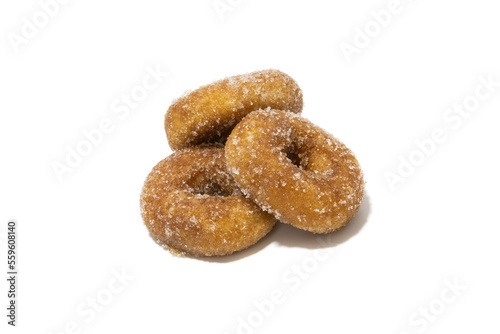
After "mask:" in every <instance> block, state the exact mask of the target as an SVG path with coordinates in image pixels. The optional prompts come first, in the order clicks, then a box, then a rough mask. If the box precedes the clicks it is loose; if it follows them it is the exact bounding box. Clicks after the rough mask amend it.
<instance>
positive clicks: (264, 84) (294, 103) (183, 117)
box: [165, 70, 303, 150]
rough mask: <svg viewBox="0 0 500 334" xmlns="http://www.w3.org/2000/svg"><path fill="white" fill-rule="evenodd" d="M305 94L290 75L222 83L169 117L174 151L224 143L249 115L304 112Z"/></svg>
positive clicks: (262, 74)
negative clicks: (260, 111)
mask: <svg viewBox="0 0 500 334" xmlns="http://www.w3.org/2000/svg"><path fill="white" fill-rule="evenodd" d="M302 106H303V101H302V91H301V90H300V88H299V86H298V85H297V83H296V82H295V81H294V80H293V79H292V78H291V77H290V76H288V75H287V74H285V73H283V72H280V71H278V70H265V71H258V72H252V73H248V74H243V75H237V76H233V77H229V78H226V79H223V80H219V81H217V82H214V83H212V84H210V85H207V86H203V87H201V88H199V89H197V90H195V91H193V92H191V93H189V94H188V95H185V96H183V97H181V98H180V99H178V100H176V101H174V102H173V103H172V105H171V106H170V108H169V109H168V111H167V113H166V115H165V131H166V133H167V139H168V143H169V145H170V147H171V148H172V150H179V149H182V148H185V147H190V146H195V145H199V144H202V143H222V144H223V143H224V142H225V141H226V139H227V137H228V136H229V134H230V133H231V130H232V129H233V128H234V126H235V125H236V124H237V123H238V122H239V121H240V120H242V119H243V118H244V117H245V116H246V115H247V114H248V113H250V112H251V111H254V110H258V109H264V108H267V107H271V108H273V109H279V110H288V111H291V112H294V113H300V112H301V111H302Z"/></svg>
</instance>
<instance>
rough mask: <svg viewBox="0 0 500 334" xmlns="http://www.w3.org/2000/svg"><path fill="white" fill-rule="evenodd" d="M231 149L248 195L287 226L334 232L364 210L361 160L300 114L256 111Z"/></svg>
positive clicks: (229, 157)
mask: <svg viewBox="0 0 500 334" xmlns="http://www.w3.org/2000/svg"><path fill="white" fill-rule="evenodd" d="M225 150H226V161H227V165H228V167H229V171H230V172H231V174H232V175H233V177H234V179H235V180H236V183H238V185H239V186H240V188H241V190H242V191H243V193H245V194H246V195H247V196H248V197H249V198H250V199H252V200H253V201H255V202H256V203H257V204H258V205H259V206H260V207H261V208H263V209H264V210H266V211H268V212H270V213H272V214H274V216H275V217H276V218H277V219H278V220H280V221H281V222H284V223H288V224H291V225H293V226H295V227H298V228H300V229H304V230H307V231H311V232H315V233H328V232H332V231H334V230H336V229H339V228H341V227H343V226H344V225H346V224H347V223H348V222H349V220H350V219H351V218H352V217H353V216H354V214H355V213H356V212H357V211H358V209H359V207H360V204H361V201H362V198H363V191H364V181H363V173H362V171H361V169H360V166H359V163H358V161H357V159H356V158H355V156H354V155H353V153H352V152H351V151H350V150H349V149H348V148H347V147H346V146H345V145H344V144H343V143H341V142H340V141H339V140H337V139H336V138H335V137H333V136H332V135H331V134H329V133H327V132H326V131H324V130H323V129H321V128H319V127H318V126H316V125H314V124H312V123H311V122H310V121H308V120H306V119H305V118H303V117H301V116H299V115H296V114H292V113H287V112H283V111H278V110H266V111H265V110H259V111H254V112H252V113H251V114H249V115H248V116H247V117H246V118H245V119H244V120H243V121H241V122H240V123H239V124H238V125H237V126H236V127H235V128H234V130H233V131H232V133H231V135H230V136H229V138H228V140H227V143H226V148H225Z"/></svg>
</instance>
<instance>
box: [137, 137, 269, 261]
mask: <svg viewBox="0 0 500 334" xmlns="http://www.w3.org/2000/svg"><path fill="white" fill-rule="evenodd" d="M141 215H142V218H143V220H144V223H145V225H146V226H147V228H148V229H149V231H150V233H151V234H152V236H154V237H155V238H156V239H157V240H158V241H160V242H161V243H163V244H165V245H166V246H167V247H169V248H170V249H171V250H172V251H173V252H176V253H179V252H180V253H188V254H191V255H195V256H218V255H227V254H231V253H233V252H236V251H239V250H242V249H245V248H247V247H249V246H251V245H253V244H254V243H256V242H257V241H258V240H259V239H261V238H262V237H264V236H265V235H266V234H267V233H268V232H269V231H270V230H271V229H272V227H273V226H274V223H275V221H276V220H275V218H274V217H273V216H272V215H270V214H268V213H266V212H264V211H262V210H261V209H260V208H259V207H258V206H257V205H255V204H254V203H253V202H251V201H250V200H248V199H247V198H246V197H245V196H244V195H243V194H242V193H241V192H240V190H239V189H238V187H237V185H236V183H235V182H234V180H233V178H232V176H231V175H230V174H229V173H228V172H227V169H226V163H225V158H224V148H223V147H222V146H198V147H193V148H188V149H185V150H181V151H177V152H175V153H174V154H172V155H171V156H169V157H167V158H166V159H164V160H162V161H160V162H159V163H158V164H157V165H156V166H155V167H154V168H153V170H152V171H151V173H150V174H149V175H148V177H147V178H146V181H145V183H144V187H143V189H142V193H141Z"/></svg>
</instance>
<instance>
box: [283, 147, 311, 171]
mask: <svg viewBox="0 0 500 334" xmlns="http://www.w3.org/2000/svg"><path fill="white" fill-rule="evenodd" d="M282 153H283V154H284V155H285V157H286V158H287V159H288V160H289V161H290V162H291V163H292V164H293V165H294V166H296V167H298V168H300V169H303V170H306V169H307V165H308V162H309V154H308V151H307V149H306V148H305V146H304V145H301V144H300V143H298V142H296V141H292V142H290V143H289V144H288V145H286V146H285V147H284V149H283V151H282Z"/></svg>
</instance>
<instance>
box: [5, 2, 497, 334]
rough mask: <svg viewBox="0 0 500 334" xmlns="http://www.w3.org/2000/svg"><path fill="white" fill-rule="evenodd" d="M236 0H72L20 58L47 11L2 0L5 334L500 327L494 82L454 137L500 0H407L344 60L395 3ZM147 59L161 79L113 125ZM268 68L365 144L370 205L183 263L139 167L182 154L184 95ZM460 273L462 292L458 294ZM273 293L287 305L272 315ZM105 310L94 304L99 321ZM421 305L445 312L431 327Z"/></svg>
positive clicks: (327, 122) (315, 117) (492, 50)
mask: <svg viewBox="0 0 500 334" xmlns="http://www.w3.org/2000/svg"><path fill="white" fill-rule="evenodd" d="M223 3H227V2H226V1H223ZM229 3H232V4H233V5H231V6H232V7H231V10H230V11H227V12H225V13H223V14H222V16H220V15H218V13H217V11H216V10H215V8H214V7H213V2H212V0H203V1H202V0H197V1H153V0H141V1H118V0H114V1H96V0H90V1H89V0H87V1H77V0H74V1H69V2H68V3H67V4H64V5H60V6H59V10H58V12H57V13H55V15H54V16H53V17H51V18H50V19H49V21H48V23H47V24H46V26H44V27H41V28H39V31H38V33H36V34H35V35H34V36H30V38H27V39H26V40H25V43H24V44H21V45H19V46H18V48H17V49H18V50H17V51H18V52H16V48H15V47H13V44H12V43H11V41H10V39H12V36H13V34H17V35H21V34H22V29H23V25H25V24H26V23H25V21H23V17H25V18H27V19H28V20H29V21H31V22H33V15H35V16H36V15H37V13H39V12H40V11H41V7H40V5H39V3H38V2H37V1H34V0H23V1H9V2H7V1H3V2H2V4H1V5H0V22H1V23H0V29H1V35H2V42H1V43H0V57H1V61H0V92H1V93H0V94H1V98H0V112H1V116H0V117H1V118H0V145H1V164H0V171H1V172H0V189H1V190H0V221H1V222H2V225H1V226H2V227H1V228H2V230H1V233H2V234H0V239H1V242H2V255H1V257H0V259H1V262H2V265H1V267H2V268H5V262H6V255H5V232H6V231H5V227H6V223H7V221H8V219H16V220H17V221H18V229H19V236H18V237H19V245H18V246H19V254H18V257H19V262H20V263H19V273H20V277H19V286H18V289H19V297H18V305H19V309H18V327H16V328H10V326H7V325H6V320H7V318H6V317H5V313H6V311H5V307H6V305H7V304H6V303H7V298H6V293H7V286H6V282H5V279H3V278H2V280H1V282H2V283H1V284H0V288H1V291H0V296H2V297H1V299H0V303H1V309H2V310H4V311H2V312H1V313H2V314H1V317H0V318H1V319H2V321H1V322H2V323H1V325H0V326H1V328H2V330H1V331H2V333H4V332H6V331H5V328H7V329H8V333H44V334H48V333H129V332H130V333H226V332H227V333H231V334H232V333H252V332H253V333H306V332H307V333H394V334H399V333H411V334H413V333H421V332H426V333H476V332H479V333H498V331H499V330H500V323H499V322H498V314H499V312H500V303H499V299H500V287H499V283H498V282H500V273H499V271H498V263H499V261H498V254H500V243H499V242H498V236H499V232H500V224H499V223H500V221H499V218H498V211H497V208H498V200H499V196H498V187H499V185H500V180H499V176H498V170H499V167H500V163H499V162H498V159H497V156H498V144H499V139H500V135H499V134H498V124H499V121H500V116H499V110H500V87H496V88H495V91H494V92H493V93H492V94H491V96H489V97H488V98H487V99H485V100H484V101H480V104H479V106H478V107H477V108H476V109H475V110H474V111H473V112H471V113H470V115H469V117H468V118H466V119H463V121H461V123H460V124H458V122H459V121H458V120H456V121H455V122H457V123H454V122H451V121H448V122H447V121H446V120H444V118H443V117H444V115H446V113H447V109H449V108H452V107H453V106H454V104H460V103H462V102H463V101H464V99H466V98H468V97H471V96H473V95H474V93H475V90H476V87H478V86H480V80H479V77H481V76H482V77H484V78H488V76H491V77H492V79H493V80H496V81H497V82H498V81H500V68H499V67H500V65H499V64H500V63H499V61H500V43H499V42H500V40H499V37H498V32H499V31H500V20H499V17H498V13H499V9H500V8H499V7H498V4H497V3H496V2H495V1H491V0H474V1H451V0H447V1H444V0H441V1H429V0H419V1H415V0H414V1H409V0H401V2H400V12H399V13H397V14H394V15H392V19H391V21H390V23H389V24H388V25H387V26H386V27H383V28H381V31H380V32H378V34H377V35H376V36H375V33H373V35H374V36H373V37H371V38H370V43H369V45H367V46H366V47H361V48H358V53H357V54H354V55H353V56H352V57H351V59H350V60H351V62H348V60H347V58H346V57H345V56H344V54H343V53H342V51H341V45H342V44H341V43H342V42H345V43H349V44H352V45H354V44H353V43H354V39H355V38H356V34H357V32H356V31H357V30H356V27H358V28H359V29H364V28H365V25H367V24H368V26H370V24H372V23H370V22H371V21H373V20H374V18H373V17H372V16H371V14H370V12H371V11H373V10H375V11H377V12H378V11H380V10H383V9H386V8H387V7H388V4H389V1H383V0H380V1H308V2H306V1H291V0H286V1H285V0H281V1H265V0H243V1H236V0H233V1H231V2H229ZM42 19H43V17H42ZM42 23H43V22H42ZM371 27H372V28H373V29H376V26H373V25H372V26H371ZM374 31H375V30H374ZM9 36H10V37H9ZM358 37H359V36H358ZM358 42H359V41H358ZM358 44H359V43H358ZM147 67H150V68H156V67H159V68H160V69H161V70H162V71H168V72H169V76H168V77H167V78H165V79H164V80H163V82H162V83H161V85H159V86H158V87H157V88H156V89H154V90H152V91H151V92H149V93H148V95H147V97H146V98H145V99H144V101H142V102H140V103H139V105H138V106H137V107H136V108H135V109H132V110H131V111H130V113H129V114H128V115H127V116H126V117H123V114H117V113H114V112H113V108H112V105H113V103H116V102H115V101H116V100H117V99H120V96H121V95H122V94H129V93H130V92H131V90H132V89H134V87H137V85H140V84H141V83H142V80H143V78H144V77H145V76H146V75H147V71H146V68H147ZM267 68H277V69H280V70H282V71H284V72H286V73H288V74H289V75H291V76H292V77H293V78H294V79H296V81H297V82H298V83H299V85H300V86H301V88H302V89H303V91H304V101H305V108H304V112H303V115H304V116H305V117H307V118H309V119H310V120H312V121H313V122H315V123H316V124H319V125H320V126H322V127H323V128H325V129H326V130H328V131H329V132H331V133H333V134H334V135H335V136H336V137H338V138H339V139H341V140H342V141H343V142H344V143H346V144H347V145H348V146H349V147H350V148H351V149H352V150H353V151H354V152H355V154H356V155H357V157H358V159H359V161H360V163H361V165H362V167H363V170H364V172H365V176H366V181H367V185H366V199H365V202H364V204H363V207H362V209H361V211H360V213H359V214H358V215H357V216H356V218H355V219H354V220H353V221H352V222H351V224H350V225H349V226H348V227H346V228H345V229H344V230H342V231H339V232H337V233H334V234H332V235H330V236H322V237H320V236H318V235H313V234H309V233H306V232H302V231H299V230H296V229H294V228H291V227H288V226H284V225H281V224H280V225H279V226H277V227H276V229H275V230H274V231H273V232H272V233H271V234H270V235H269V236H268V237H266V238H265V239H264V240H262V241H261V242H260V243H258V244H257V245H256V246H254V247H252V248H250V249H248V250H247V251H244V252H241V253H239V254H236V255H233V256H229V257H226V258H220V259H215V260H209V261H205V260H196V259H190V258H176V257H173V256H172V255H171V254H170V253H169V252H168V251H165V250H164V249H162V248H161V247H159V246H158V245H156V244H155V243H154V242H153V241H152V240H151V238H150V236H149V234H148V232H147V230H146V228H145V227H144V226H143V223H142V220H141V217H140V214H139V194H140V190H141V187H142V184H143V181H144V179H145V177H146V175H147V174H148V173H149V171H150V170H151V168H152V167H153V166H154V165H155V164H156V163H157V162H158V161H159V160H161V159H163V158H164V157H165V156H167V155H168V154H170V153H171V152H170V150H169V148H168V145H167V140H166V136H165V133H164V129H163V118H164V114H165V111H166V109H167V108H168V106H169V104H170V103H171V102H172V100H173V99H174V98H176V97H178V96H180V95H181V94H182V93H183V92H184V91H185V90H188V89H195V88H197V87H199V86H200V85H203V84H207V83H210V82H212V81H213V80H216V79H220V78H223V77H225V76H229V75H235V74H240V73H245V72H249V71H254V70H260V69H267ZM482 92H483V93H484V92H486V91H485V90H483V91H482ZM469 100H470V99H469ZM470 101H472V100H470ZM120 115H121V116H122V118H120V117H119V116H120ZM455 116H456V115H455ZM108 118H109V119H111V120H112V122H113V125H114V128H113V130H112V131H111V132H110V133H108V134H106V135H105V136H104V138H103V140H102V142H101V143H100V144H99V145H97V146H96V147H94V148H93V150H92V152H91V153H90V154H89V155H88V156H86V157H84V158H83V160H82V162H81V163H80V164H79V165H78V166H77V167H75V168H74V169H73V170H72V172H71V173H65V174H64V176H63V178H62V181H59V180H58V178H57V176H56V174H55V173H54V170H53V167H52V164H53V163H54V162H60V163H64V160H65V158H66V155H67V147H68V146H69V147H71V148H75V147H76V146H77V145H78V143H80V142H81V141H82V140H85V137H84V135H83V131H84V130H86V131H90V130H91V129H95V128H97V127H98V125H99V123H100V122H101V121H102V120H103V119H108ZM453 125H455V127H453ZM437 128H440V129H442V130H443V131H444V133H445V135H446V140H445V141H444V142H443V143H439V144H436V147H435V148H434V150H433V151H432V152H431V153H430V154H429V156H426V158H425V161H422V163H421V165H420V166H417V167H416V168H415V170H414V171H413V173H408V174H411V175H406V177H405V178H404V182H403V183H398V184H397V185H396V186H395V189H394V190H393V189H391V187H390V186H389V184H388V182H387V180H386V176H387V173H388V172H391V173H397V169H398V166H399V165H400V160H399V157H403V158H405V159H409V157H410V155H412V154H413V155H414V156H415V157H417V155H418V154H419V153H415V151H416V150H417V149H418V147H417V145H416V144H415V141H416V140H424V139H426V138H430V136H431V134H432V132H433V131H434V130H435V129H437ZM294 200H300V199H294ZM318 238H319V240H321V241H318ZM315 256H316V257H317V256H321V259H322V261H320V262H318V260H316V258H315ZM294 266H295V268H299V270H302V271H304V272H306V270H307V271H309V273H307V276H305V274H304V275H302V276H298V275H299V274H296V273H293V272H291V271H290V270H291V269H292V268H294ZM5 271H6V270H4V269H2V272H5ZM121 271H125V273H126V274H127V275H128V276H131V277H133V278H132V279H130V280H129V281H127V283H126V286H120V284H118V283H117V282H115V281H114V279H113V277H114V274H113V273H114V272H115V273H116V272H121ZM3 275H4V274H2V277H4V276H3ZM446 282H451V283H454V282H455V283H457V284H459V285H460V286H461V290H460V291H459V292H458V293H457V295H458V296H455V295H453V294H452V293H451V292H450V291H448V294H447V295H446V294H445V296H447V297H449V298H447V300H448V301H449V299H450V298H451V297H453V298H452V299H453V301H452V302H449V303H444V302H443V301H442V300H441V298H442V297H441V292H442V291H445V293H446V291H447V290H446V289H447V284H449V283H446ZM110 283H111V284H112V286H114V287H115V288H117V287H121V289H119V290H120V292H116V289H114V291H115V292H116V293H112V292H110V291H109V288H108V285H109V284H110ZM113 284H114V285H113ZM273 290H277V291H281V293H282V294H283V297H282V299H284V301H283V302H282V303H281V304H275V305H272V307H271V306H269V302H263V301H264V300H269V298H270V296H271V294H272V291H273ZM95 297H98V298H100V299H101V301H105V303H106V305H104V306H103V307H102V311H99V312H97V311H89V310H90V306H88V305H87V304H86V303H87V302H88V301H89V300H91V299H92V298H95ZM89 298H90V299H89ZM440 300H441V301H440ZM255 303H258V304H259V303H260V304H265V305H267V307H268V308H267V311H266V312H263V311H259V308H257V307H256V306H255ZM443 305H444V306H443ZM4 306H5V307H4ZM429 307H432V308H433V309H432V310H434V311H432V310H431V311H430V312H436V313H439V314H438V315H433V314H432V313H431V314H430V315H431V316H432V321H431V320H422V319H425V318H423V317H422V316H420V315H419V312H423V311H422V310H425V309H427V308H429ZM78 309H79V310H80V311H78ZM82 310H84V313H82V312H81V311H82ZM270 310H271V311H272V312H271V311H270ZM85 312H86V313H85ZM92 312H94V314H93V316H94V317H92V316H91V315H90V314H92ZM415 312H416V313H415ZM263 313H265V314H263ZM411 319H413V321H418V322H417V324H416V323H415V322H412V320H411ZM429 319H430V318H429ZM243 323H245V324H243ZM248 323H250V325H249V324H248ZM252 324H253V325H252ZM424 325H425V326H424ZM65 328H67V329H65ZM75 328H76V329H75Z"/></svg>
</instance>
